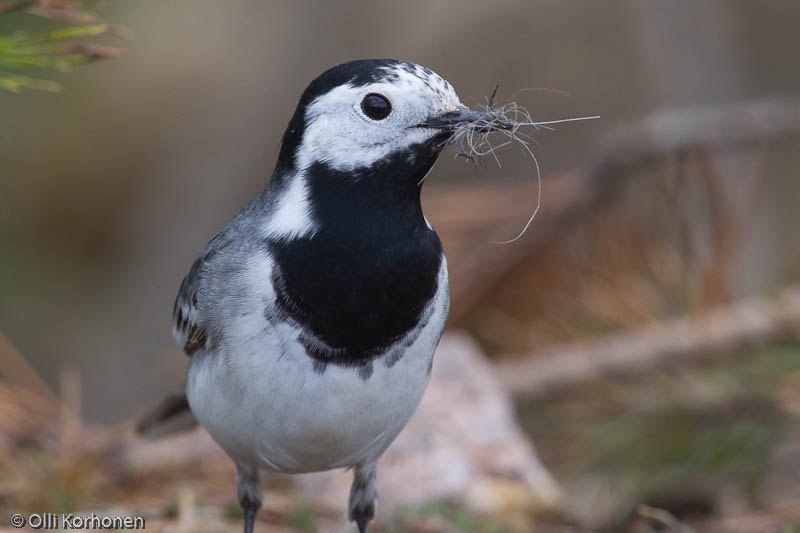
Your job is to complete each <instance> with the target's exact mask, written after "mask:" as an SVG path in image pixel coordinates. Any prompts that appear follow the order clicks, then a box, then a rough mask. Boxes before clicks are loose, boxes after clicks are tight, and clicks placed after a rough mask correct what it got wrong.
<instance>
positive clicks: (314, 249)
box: [267, 142, 442, 379]
mask: <svg viewBox="0 0 800 533" xmlns="http://www.w3.org/2000/svg"><path fill="white" fill-rule="evenodd" d="M436 146H437V145H436V143H435V142H432V143H430V146H428V145H420V146H418V147H412V153H414V154H415V155H416V156H417V157H416V159H412V160H409V158H408V157H407V154H405V153H404V154H398V155H397V156H395V157H391V158H388V159H387V160H385V161H382V162H381V163H380V164H377V165H375V166H373V167H369V168H363V169H359V170H357V171H353V172H340V171H336V170H334V169H331V168H330V167H329V166H327V165H326V164H324V163H316V164H314V165H312V166H311V167H310V168H309V169H308V171H307V173H306V176H305V177H306V180H307V186H308V191H309V199H310V203H311V206H312V216H313V219H314V220H315V222H316V225H317V228H318V230H317V231H316V233H314V234H313V235H311V236H307V237H302V238H298V239H293V240H288V241H287V240H278V239H275V240H270V241H268V242H267V244H268V247H269V250H270V253H271V255H272V256H273V257H274V258H275V261H276V268H275V270H274V275H273V284H274V287H275V292H276V295H277V306H278V310H279V311H280V312H281V313H282V314H286V315H288V316H289V317H290V318H291V319H292V320H293V321H294V322H296V323H297V324H298V325H299V326H300V327H301V328H302V329H303V332H302V333H301V335H300V338H299V340H300V341H301V342H302V343H303V344H304V346H305V348H306V352H307V353H308V355H309V357H311V358H313V359H314V360H315V368H316V369H317V370H318V371H324V369H325V367H326V366H327V365H328V364H334V365H341V366H348V367H357V368H358V369H359V372H360V374H361V376H362V377H363V378H364V379H366V378H367V377H369V375H370V374H371V372H372V364H371V363H372V360H373V359H374V358H375V357H376V356H378V355H380V354H382V353H384V352H385V351H386V349H387V348H389V347H390V346H392V345H393V344H395V343H396V342H397V341H399V340H400V339H403V338H404V337H406V336H407V335H409V334H412V335H413V332H414V330H415V329H417V328H419V327H420V324H419V323H420V321H421V320H422V321H424V320H425V319H426V317H424V316H423V311H424V310H425V309H426V307H427V306H428V304H429V303H430V302H431V301H432V299H433V297H434V296H435V294H436V290H437V287H438V283H437V282H438V273H439V268H440V266H441V262H442V246H441V243H440V242H439V238H438V237H437V235H436V233H435V232H434V231H433V230H432V229H430V228H429V227H428V226H427V224H426V222H425V219H424V217H423V215H422V208H421V205H420V198H419V193H420V187H419V185H418V182H419V181H420V180H421V179H422V177H423V176H424V175H425V173H426V172H427V171H428V170H429V169H430V167H431V166H432V164H433V162H434V161H435V159H436V156H437V155H438V149H437V148H436Z"/></svg>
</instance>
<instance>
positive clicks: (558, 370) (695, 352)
mask: <svg viewBox="0 0 800 533" xmlns="http://www.w3.org/2000/svg"><path fill="white" fill-rule="evenodd" d="M799 331H800V287H798V286H792V287H789V288H786V289H784V290H783V291H781V292H780V293H779V294H778V295H777V296H775V297H772V298H769V297H768V298H755V299H751V300H745V301H742V302H739V303H737V304H733V305H731V306H728V307H725V308H721V309H718V310H716V311H712V312H708V313H703V314H700V315H698V316H690V317H686V318H680V319H674V320H668V321H665V322H662V323H659V324H655V325H652V326H649V327H644V328H641V329H638V330H635V331H631V332H623V333H618V334H614V335H610V336H608V337H604V338H602V339H599V340H595V341H587V342H581V343H576V344H570V345H567V346H562V347H554V348H552V349H549V350H547V351H544V352H542V353H536V354H531V355H528V356H521V357H516V358H514V359H513V360H509V361H504V362H500V363H498V365H497V370H498V373H499V375H500V378H501V380H502V381H503V382H504V383H505V384H506V386H508V388H509V389H510V390H511V393H512V395H513V396H514V397H515V399H517V400H521V401H529V400H533V399H535V398H537V397H541V396H543V395H545V394H549V393H553V392H555V391H557V390H559V389H565V388H569V387H575V386H578V385H581V384H585V383H589V382H592V381H595V380H598V379H602V378H609V377H620V376H635V375H640V374H643V373H646V372H650V371H653V370H655V369H658V368H664V367H668V366H673V365H676V364H678V363H681V362H685V361H687V360H695V359H700V358H704V357H709V356H714V355H722V354H735V353H737V351H739V350H741V349H742V348H745V347H749V346H753V345H758V344H763V343H767V342H770V341H774V340H778V339H780V338H782V337H786V336H792V335H796V334H797V333H798V332H799Z"/></svg>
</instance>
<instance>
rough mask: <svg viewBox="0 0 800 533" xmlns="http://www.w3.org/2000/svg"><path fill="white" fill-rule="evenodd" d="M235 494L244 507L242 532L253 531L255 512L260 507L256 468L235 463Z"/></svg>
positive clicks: (250, 532)
mask: <svg viewBox="0 0 800 533" xmlns="http://www.w3.org/2000/svg"><path fill="white" fill-rule="evenodd" d="M236 496H237V497H238V499H239V505H241V506H242V509H244V533H253V524H255V520H256V513H257V512H258V508H259V507H261V485H260V484H259V482H258V470H257V469H256V468H254V467H251V466H247V465H243V464H241V463H236Z"/></svg>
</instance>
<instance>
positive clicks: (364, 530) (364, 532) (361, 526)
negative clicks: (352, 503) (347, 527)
mask: <svg viewBox="0 0 800 533" xmlns="http://www.w3.org/2000/svg"><path fill="white" fill-rule="evenodd" d="M356 525H358V533H369V520H368V519H366V518H362V519H360V520H356Z"/></svg>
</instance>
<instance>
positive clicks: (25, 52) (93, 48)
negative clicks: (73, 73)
mask: <svg viewBox="0 0 800 533" xmlns="http://www.w3.org/2000/svg"><path fill="white" fill-rule="evenodd" d="M81 5H82V2H79V1H72V2H61V1H58V0H38V1H19V2H6V3H2V4H0V15H3V14H6V13H11V12H16V11H25V12H26V13H28V14H31V15H36V16H40V17H45V18H49V19H54V20H59V21H62V22H67V23H69V24H72V26H68V27H66V28H60V29H57V30H53V31H50V32H47V33H43V34H39V35H26V34H25V33H21V32H17V33H14V34H12V35H0V69H2V70H0V88H4V89H7V90H9V91H11V92H20V91H21V90H22V89H36V90H41V91H48V92H58V91H59V90H60V89H61V85H60V84H59V83H57V82H54V81H50V80H42V79H36V78H31V77H28V76H25V75H22V74H19V73H15V72H13V71H15V70H16V71H19V70H37V69H38V70H45V69H50V70H58V71H62V72H66V71H69V70H71V69H72V68H73V67H75V66H78V65H84V64H86V63H90V62H94V61H98V60H104V59H116V58H118V57H120V56H122V55H123V54H124V51H123V50H121V49H119V48H115V47H111V46H102V45H97V44H78V43H74V42H64V41H68V40H70V41H71V40H72V39H79V38H84V37H94V36H98V35H102V34H105V33H108V32H109V31H111V30H112V27H111V26H109V25H108V24H104V23H102V22H101V21H100V20H99V19H98V18H97V17H96V16H95V15H93V14H92V13H89V12H86V11H81V10H79V9H77V7H80V6H81ZM116 33H117V34H118V35H119V34H121V33H124V32H120V31H119V30H118V31H117V32H116Z"/></svg>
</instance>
